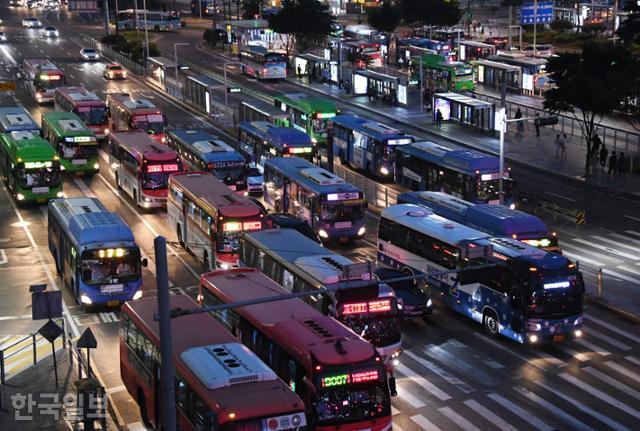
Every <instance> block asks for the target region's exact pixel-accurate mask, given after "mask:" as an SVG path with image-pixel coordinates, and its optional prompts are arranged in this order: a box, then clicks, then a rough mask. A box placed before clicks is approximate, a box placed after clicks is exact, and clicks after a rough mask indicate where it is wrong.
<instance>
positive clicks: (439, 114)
mask: <svg viewBox="0 0 640 431" xmlns="http://www.w3.org/2000/svg"><path fill="white" fill-rule="evenodd" d="M442 118H443V117H442V112H440V108H438V109H436V127H437V128H438V129H441V128H442Z"/></svg>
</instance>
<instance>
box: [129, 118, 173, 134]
mask: <svg viewBox="0 0 640 431" xmlns="http://www.w3.org/2000/svg"><path fill="white" fill-rule="evenodd" d="M164 126H165V119H164V115H162V114H149V115H134V116H133V117H132V118H131V127H132V128H133V129H137V130H144V131H145V132H147V133H152V134H155V133H162V132H163V131H164Z"/></svg>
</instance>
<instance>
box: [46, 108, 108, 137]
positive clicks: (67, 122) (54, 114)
mask: <svg viewBox="0 0 640 431" xmlns="http://www.w3.org/2000/svg"><path fill="white" fill-rule="evenodd" d="M42 122H43V123H47V124H49V125H50V126H51V128H52V129H53V130H54V131H55V133H56V134H57V135H58V136H62V135H74V136H77V135H84V136H86V135H89V136H93V137H94V138H93V140H94V141H95V140H96V139H95V134H94V133H93V131H91V129H90V128H88V127H87V126H86V125H85V124H84V123H83V122H82V120H81V119H80V117H78V116H77V115H76V114H74V113H73V112H65V111H51V112H47V113H44V114H42Z"/></svg>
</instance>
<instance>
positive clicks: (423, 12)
mask: <svg viewBox="0 0 640 431" xmlns="http://www.w3.org/2000/svg"><path fill="white" fill-rule="evenodd" d="M399 6H400V11H401V14H402V19H403V20H404V22H405V23H406V24H408V25H427V26H429V25H433V26H451V25H456V24H458V22H459V21H460V18H461V17H462V9H460V4H459V3H458V0H400V5H399Z"/></svg>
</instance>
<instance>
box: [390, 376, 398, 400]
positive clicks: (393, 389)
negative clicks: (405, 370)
mask: <svg viewBox="0 0 640 431" xmlns="http://www.w3.org/2000/svg"><path fill="white" fill-rule="evenodd" d="M388 382H389V393H390V394H391V396H392V397H395V396H396V395H398V390H397V389H396V378H395V377H393V376H389V379H388Z"/></svg>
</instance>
